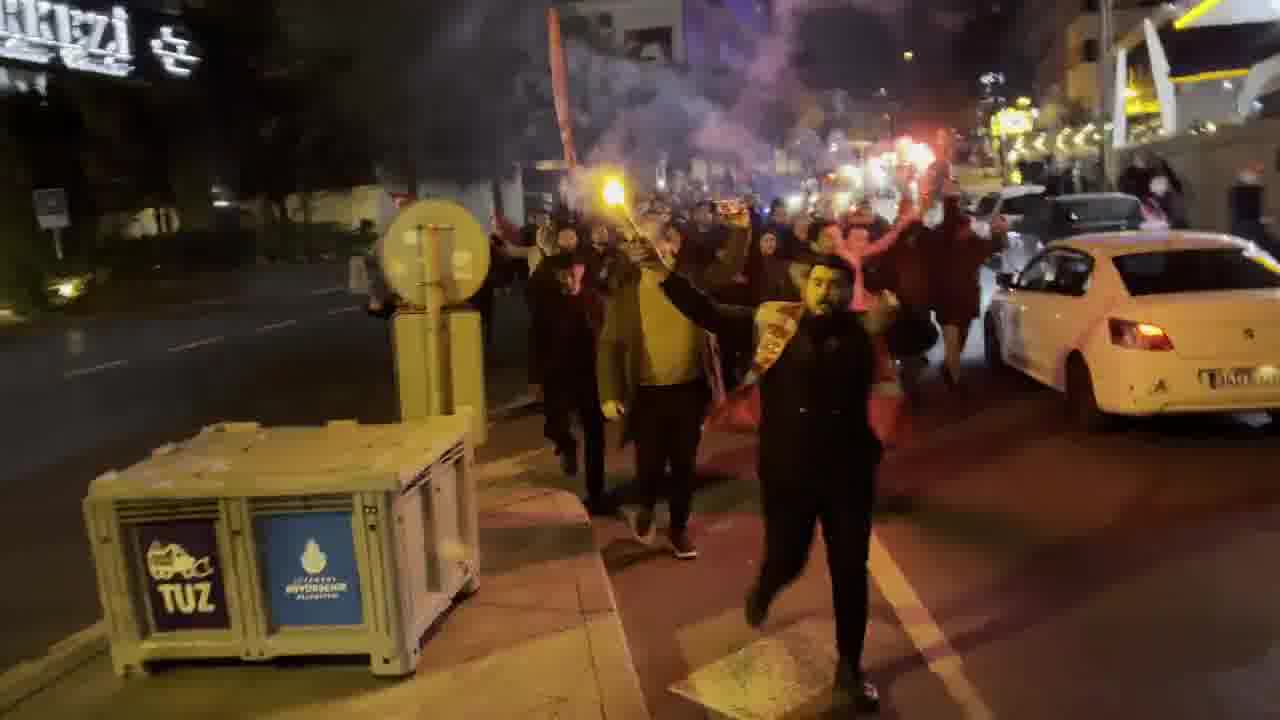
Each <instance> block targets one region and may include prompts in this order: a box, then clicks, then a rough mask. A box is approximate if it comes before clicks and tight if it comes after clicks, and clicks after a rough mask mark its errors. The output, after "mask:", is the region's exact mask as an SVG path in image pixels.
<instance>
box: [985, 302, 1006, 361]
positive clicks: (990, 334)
mask: <svg viewBox="0 0 1280 720" xmlns="http://www.w3.org/2000/svg"><path fill="white" fill-rule="evenodd" d="M982 352H983V355H984V356H985V359H986V361H987V367H989V368H991V369H992V370H996V371H1003V370H1005V369H1007V368H1008V365H1007V364H1005V361H1004V351H1003V350H1002V348H1001V347H1000V336H999V334H997V331H996V323H995V321H994V320H992V319H991V315H989V314H988V315H987V318H986V320H984V321H983V322H982Z"/></svg>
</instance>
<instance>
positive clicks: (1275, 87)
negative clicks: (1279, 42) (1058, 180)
mask: <svg viewBox="0 0 1280 720" xmlns="http://www.w3.org/2000/svg"><path fill="white" fill-rule="evenodd" d="M1277 91H1280V55H1274V56H1272V57H1270V58H1268V59H1266V60H1263V61H1262V62H1260V63H1258V64H1257V65H1254V66H1253V67H1252V68H1250V69H1249V76H1248V77H1246V78H1245V80H1244V87H1243V88H1241V89H1240V98H1239V99H1238V100H1237V101H1236V102H1237V110H1238V111H1239V113H1240V115H1241V116H1243V117H1248V116H1249V115H1252V114H1253V112H1254V110H1255V108H1256V107H1258V106H1257V105H1255V103H1260V102H1261V101H1262V98H1264V97H1266V96H1267V95H1270V94H1271V93H1274V92H1277Z"/></svg>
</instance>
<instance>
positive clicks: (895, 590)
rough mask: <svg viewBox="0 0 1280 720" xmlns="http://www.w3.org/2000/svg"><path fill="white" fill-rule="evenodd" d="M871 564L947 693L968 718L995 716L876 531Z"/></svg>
mask: <svg viewBox="0 0 1280 720" xmlns="http://www.w3.org/2000/svg"><path fill="white" fill-rule="evenodd" d="M870 564H871V574H872V576H873V577H874V578H875V581H876V585H879V586H880V593H881V594H882V595H884V598H885V600H888V601H889V604H890V605H892V606H893V611H894V613H896V614H897V616H898V621H899V622H901V623H902V628H903V629H904V630H906V632H907V636H908V637H910V638H911V642H912V644H913V645H915V646H916V650H918V651H919V652H920V655H921V657H923V658H924V659H925V661H926V662H927V663H928V664H929V670H930V672H932V673H933V674H934V675H936V676H938V679H939V680H941V681H942V685H943V687H945V688H946V689H947V694H948V695H950V696H951V699H952V700H953V701H955V703H956V704H957V705H959V706H960V709H961V710H963V711H964V717H965V718H967V719H968V720H993V718H995V714H994V713H992V712H991V708H990V707H988V706H987V704H986V702H984V701H983V699H982V697H981V696H979V695H978V689H977V688H976V687H974V685H973V683H972V682H970V681H969V678H968V676H966V675H965V672H964V663H963V661H962V660H961V658H960V655H959V654H958V653H957V652H956V651H955V648H953V647H951V643H950V641H948V640H947V636H946V635H945V634H943V632H942V628H940V627H938V623H937V622H935V621H934V619H933V615H931V614H930V613H929V609H928V608H927V607H925V605H924V603H923V602H922V601H921V600H920V595H919V594H917V593H916V591H915V588H913V587H911V583H910V582H908V581H907V576H906V575H904V574H903V573H902V569H901V568H899V567H898V564H897V563H896V562H894V561H893V557H891V556H890V555H889V551H888V550H887V549H885V546H884V544H883V543H881V542H880V538H879V536H878V535H876V534H874V533H873V534H872V535H871V562H870Z"/></svg>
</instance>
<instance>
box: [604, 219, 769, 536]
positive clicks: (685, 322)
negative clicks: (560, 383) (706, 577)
mask: <svg viewBox="0 0 1280 720" xmlns="http://www.w3.org/2000/svg"><path fill="white" fill-rule="evenodd" d="M722 220H723V221H724V222H725V224H726V225H727V226H728V228H729V239H728V242H727V243H726V244H725V246H724V248H722V249H721V250H720V251H719V252H718V253H717V255H716V257H715V259H714V261H713V262H711V263H709V264H706V265H703V266H701V267H697V266H695V267H689V265H690V263H688V262H685V263H683V265H682V267H681V269H682V271H683V272H685V273H686V274H687V275H688V276H689V277H690V278H691V279H692V281H693V282H694V283H695V284H697V285H698V286H699V287H702V288H703V289H706V290H708V291H714V290H715V289H716V288H718V287H723V286H725V285H728V284H730V283H732V282H733V279H734V277H736V276H737V275H739V274H740V273H742V272H743V269H744V267H745V265H746V259H747V248H748V245H749V244H750V242H751V219H750V215H749V214H747V213H746V212H742V213H740V214H737V215H734V216H732V217H726V218H722ZM641 233H642V234H644V235H645V236H646V237H647V238H650V239H651V240H652V241H653V242H654V243H655V244H659V245H661V246H662V247H663V248H664V251H666V252H668V253H670V254H671V255H673V256H677V257H678V256H679V254H680V250H681V246H682V245H683V243H684V237H683V235H682V234H681V233H680V231H679V230H678V229H677V228H675V227H674V226H672V225H671V224H670V223H668V222H666V221H663V220H660V219H646V220H645V221H644V223H643V224H642V227H641ZM630 275H631V276H632V278H633V279H632V281H631V282H629V283H627V284H625V285H623V286H622V287H619V288H617V289H616V290H614V291H613V292H612V293H611V294H610V296H609V301H608V304H607V305H606V308H605V321H604V327H603V329H602V330H601V334H600V341H599V351H598V353H597V360H596V361H597V373H596V377H597V381H598V384H599V389H600V402H601V409H602V411H603V412H604V415H605V418H607V419H609V420H618V419H621V418H623V417H624V416H625V417H626V421H627V429H626V436H627V437H628V438H630V439H631V440H633V441H634V442H635V445H636V450H635V452H636V456H635V457H636V481H637V488H638V491H639V497H638V500H639V503H640V506H641V507H640V510H639V512H638V513H636V515H635V517H634V518H633V527H632V530H633V531H634V532H635V535H636V537H637V538H638V539H640V540H641V541H642V542H646V543H648V542H652V541H653V539H654V534H655V533H654V512H653V511H654V507H655V506H656V505H657V502H658V498H659V495H665V496H666V497H667V500H668V502H669V503H670V508H671V528H670V531H669V533H668V539H669V540H670V543H671V549H672V551H673V552H674V554H675V556H676V557H677V558H680V559H682V560H692V559H694V558H696V557H697V556H698V551H697V548H696V546H695V545H694V544H693V542H692V540H691V538H690V537H689V532H688V522H689V513H690V505H691V503H692V501H693V480H694V470H695V465H696V461H697V455H698V444H699V443H700V442H701V440H702V423H703V420H704V418H705V416H706V409H707V403H708V401H709V400H710V397H711V395H710V389H709V386H708V379H709V378H710V377H712V376H713V373H714V371H713V370H709V369H708V364H709V363H714V362H715V358H714V357H713V356H712V354H711V353H710V352H709V351H708V344H709V336H708V335H707V333H706V332H705V331H703V330H702V329H700V328H699V327H698V326H697V325H695V324H694V323H693V322H691V321H690V320H689V319H688V318H686V317H685V316H684V315H683V314H682V313H681V312H680V311H679V310H677V309H676V308H675V306H674V305H672V304H671V301H669V300H668V299H667V296H666V294H665V293H664V292H663V291H662V288H661V283H662V280H663V279H664V278H663V276H662V275H661V273H658V272H655V271H654V270H653V269H652V268H640V269H638V272H635V273H631V274H630ZM664 485H665V486H666V487H665V492H663V489H664V488H663V486H664Z"/></svg>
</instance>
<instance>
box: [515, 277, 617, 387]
mask: <svg viewBox="0 0 1280 720" xmlns="http://www.w3.org/2000/svg"><path fill="white" fill-rule="evenodd" d="M555 265H556V263H552V262H546V263H543V264H542V265H541V266H539V267H538V270H537V271H536V272H534V274H533V277H532V278H531V279H530V281H529V292H530V299H531V301H532V302H531V307H530V310H531V315H532V317H531V328H530V329H531V332H532V347H531V348H530V358H529V375H530V379H531V381H532V382H535V383H539V384H548V383H552V384H554V383H565V382H582V383H589V384H591V385H595V382H596V379H595V378H596V374H595V373H596V356H595V353H596V336H597V334H598V331H599V321H600V301H599V297H598V296H597V295H596V292H595V290H594V289H593V287H592V286H591V285H589V284H588V283H587V282H586V281H585V280H584V282H583V288H582V292H581V293H580V294H578V295H565V294H564V293H563V292H561V290H560V284H559V282H558V280H557V279H556V276H555Z"/></svg>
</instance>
